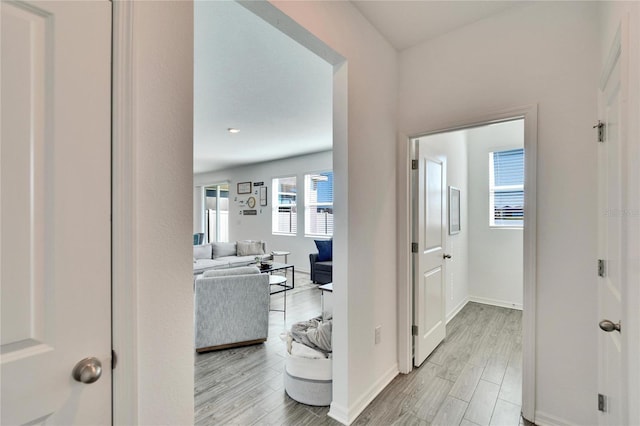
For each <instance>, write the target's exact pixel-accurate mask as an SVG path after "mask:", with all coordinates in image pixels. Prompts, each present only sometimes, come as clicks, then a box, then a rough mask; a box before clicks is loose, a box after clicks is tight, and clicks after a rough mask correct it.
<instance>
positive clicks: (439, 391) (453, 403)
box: [195, 273, 523, 426]
mask: <svg viewBox="0 0 640 426" xmlns="http://www.w3.org/2000/svg"><path fill="white" fill-rule="evenodd" d="M305 281H306V282H308V275H307V276H305V275H304V274H300V275H298V273H296V284H297V285H296V287H298V283H303V282H305ZM282 296H283V295H282V294H279V295H274V296H272V303H273V307H274V308H278V304H281V303H282V298H283V297H282ZM280 306H281V305H280ZM319 314H320V291H319V290H317V289H316V288H309V289H308V290H302V291H301V290H298V291H297V292H295V294H291V293H289V294H287V321H286V324H285V323H284V321H283V314H282V313H281V312H271V313H270V317H269V338H268V340H267V342H265V343H264V344H260V345H255V346H249V347H244V348H236V349H226V350H222V351H216V352H209V353H205V354H196V355H195V375H196V377H195V423H196V424H197V425H338V424H339V423H338V422H336V421H334V420H333V419H331V418H329V417H328V416H327V412H328V410H329V409H328V407H311V406H307V405H304V404H300V403H297V402H295V401H293V400H292V399H291V398H289V397H288V396H287V395H286V393H285V391H284V385H283V369H284V356H285V348H284V343H283V342H282V341H281V340H280V338H279V335H280V333H281V332H283V331H284V330H285V329H286V328H287V327H290V326H291V324H293V323H294V322H297V321H302V320H306V319H309V318H311V317H314V316H318V315H319ZM521 314H522V313H521V312H520V311H516V310H511V309H506V308H498V307H494V306H488V305H482V304H478V303H469V304H467V306H465V308H464V309H463V310H462V311H461V312H460V313H459V314H458V315H457V316H456V317H455V318H454V319H453V320H452V321H451V322H450V323H449V324H448V325H447V339H446V341H445V342H443V343H442V344H441V345H440V346H438V348H437V349H436V350H435V351H434V352H433V354H431V356H430V357H429V358H428V359H427V360H426V361H425V362H424V363H423V365H422V366H421V367H420V368H417V369H414V371H413V372H412V373H411V374H407V375H402V374H401V375H399V376H397V377H396V378H395V379H394V380H393V381H392V382H391V383H390V384H389V385H388V386H387V387H386V388H385V389H384V390H383V391H382V392H381V394H380V395H378V397H377V398H376V399H375V400H374V401H373V402H372V403H371V404H370V405H369V406H368V407H367V409H366V410H365V411H364V412H363V413H362V414H361V415H360V416H359V417H358V418H357V419H356V421H355V422H354V424H355V425H447V426H448V425H467V426H469V425H498V426H518V425H522V424H523V422H522V420H521V417H520V405H521V398H522V396H521V389H522V385H521V381H522V379H521V377H522V371H521V365H522V344H521V341H522V339H521V323H522V315H521Z"/></svg>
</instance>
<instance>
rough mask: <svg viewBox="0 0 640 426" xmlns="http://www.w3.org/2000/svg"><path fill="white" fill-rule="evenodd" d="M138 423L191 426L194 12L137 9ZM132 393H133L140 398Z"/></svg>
mask: <svg viewBox="0 0 640 426" xmlns="http://www.w3.org/2000/svg"><path fill="white" fill-rule="evenodd" d="M133 11H134V12H133V13H134V16H133V37H132V40H131V42H132V50H133V52H134V55H133V61H134V64H133V68H134V82H133V87H134V90H135V91H134V95H133V97H134V105H133V108H134V114H133V117H134V119H135V124H134V128H135V134H134V137H133V139H134V141H135V144H136V149H137V153H138V155H136V156H135V158H134V159H133V161H135V167H134V169H135V170H136V175H135V178H134V182H135V194H136V197H135V200H134V203H135V216H136V217H137V223H136V225H135V227H136V237H135V238H136V243H135V246H136V247H138V252H137V253H136V254H135V255H136V260H137V262H136V270H137V276H136V279H135V282H134V285H136V286H137V294H138V298H137V300H138V303H137V320H136V323H134V324H131V325H130V326H131V327H132V328H134V330H135V331H134V332H133V335H135V336H137V354H136V355H135V356H134V357H133V358H134V359H136V360H137V383H138V388H137V389H136V390H137V401H136V402H137V410H138V418H137V424H140V425H158V424H175V425H177V424H182V425H186V424H193V414H194V402H193V353H194V349H193V348H194V346H193V281H192V280H193V266H192V261H191V251H192V250H191V244H192V241H191V235H190V234H191V230H192V227H193V225H192V222H193V219H192V217H193V216H192V211H191V209H192V206H193V195H192V194H193V183H192V182H193V149H192V141H193V4H192V3H191V2H188V1H184V2H183V1H172V2H134V4H133ZM134 395H135V391H134Z"/></svg>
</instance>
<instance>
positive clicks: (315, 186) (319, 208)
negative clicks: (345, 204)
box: [304, 171, 333, 236]
mask: <svg viewBox="0 0 640 426" xmlns="http://www.w3.org/2000/svg"><path fill="white" fill-rule="evenodd" d="M304 194H305V196H304V233H305V235H309V236H332V235H333V172H332V171H328V172H323V173H314V174H307V175H305V176H304Z"/></svg>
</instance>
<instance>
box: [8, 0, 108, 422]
mask: <svg viewBox="0 0 640 426" xmlns="http://www.w3.org/2000/svg"><path fill="white" fill-rule="evenodd" d="M0 19H1V34H0V39H1V64H0V65H1V81H0V84H1V96H2V98H1V102H0V108H1V114H0V117H1V123H2V125H1V126H0V127H1V138H2V139H1V145H0V167H1V168H0V209H1V212H0V226H1V229H0V235H1V247H0V279H1V281H0V299H1V301H2V302H1V303H2V306H1V308H2V314H1V321H2V326H1V327H2V329H1V332H2V339H1V342H0V343H1V348H0V349H1V350H0V366H1V373H2V383H1V386H2V389H1V407H0V408H1V411H2V414H1V423H2V424H24V423H29V424H41V423H44V422H47V423H55V424H78V423H84V424H96V425H99V424H109V423H110V422H111V369H110V362H111V361H110V360H111V325H110V324H111V318H110V310H111V300H110V285H111V280H110V259H111V248H110V241H111V231H110V160H109V159H110V127H111V123H110V91H111V88H110V48H111V44H110V43H111V41H110V39H111V29H110V26H111V6H110V3H109V2H107V1H102V2H40V3H38V2H2V3H1V4H0ZM89 356H95V357H97V358H99V359H100V360H101V362H102V364H103V369H102V377H101V378H100V379H99V380H98V381H97V382H95V383H93V384H89V385H88V384H82V383H79V382H76V381H74V380H73V379H72V377H71V370H72V369H73V367H74V365H75V364H76V362H78V361H80V360H81V359H83V358H86V357H89Z"/></svg>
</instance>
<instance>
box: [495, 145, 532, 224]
mask: <svg viewBox="0 0 640 426" xmlns="http://www.w3.org/2000/svg"><path fill="white" fill-rule="evenodd" d="M489 209H490V211H489V225H490V226H494V227H510V228H521V227H522V226H523V219H524V149H522V148H520V149H511V150H508V151H495V152H490V153H489Z"/></svg>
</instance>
